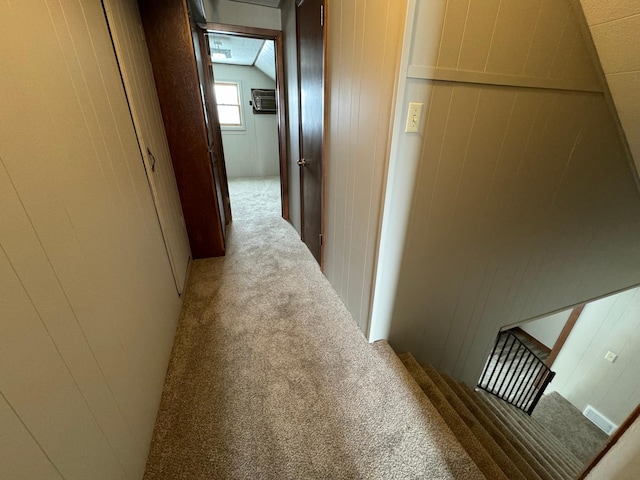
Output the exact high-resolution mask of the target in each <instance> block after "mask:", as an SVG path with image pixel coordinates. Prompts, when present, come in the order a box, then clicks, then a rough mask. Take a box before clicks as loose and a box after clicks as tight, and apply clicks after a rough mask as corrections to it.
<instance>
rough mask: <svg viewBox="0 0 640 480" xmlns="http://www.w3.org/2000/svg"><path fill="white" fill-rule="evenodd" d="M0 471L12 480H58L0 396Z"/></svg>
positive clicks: (54, 471)
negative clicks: (0, 453)
mask: <svg viewBox="0 0 640 480" xmlns="http://www.w3.org/2000/svg"><path fill="white" fill-rule="evenodd" d="M0 431H2V434H0V452H2V455H0V471H1V472H2V474H3V475H4V476H6V478H11V479H14V480H33V479H38V480H62V476H61V475H60V472H59V471H58V470H56V467H55V465H53V464H52V463H51V461H50V460H49V458H48V457H47V455H46V454H45V452H44V451H43V450H42V448H41V446H40V445H38V443H37V442H36V440H35V439H34V438H33V436H32V435H31V434H30V433H29V431H28V430H27V429H26V427H25V426H24V423H22V422H21V421H20V418H19V417H18V416H17V415H16V413H15V411H13V410H12V409H11V406H10V405H9V404H8V403H7V401H6V399H5V398H4V397H3V396H0Z"/></svg>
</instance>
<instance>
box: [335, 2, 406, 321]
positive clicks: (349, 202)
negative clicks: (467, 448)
mask: <svg viewBox="0 0 640 480" xmlns="http://www.w3.org/2000/svg"><path fill="white" fill-rule="evenodd" d="M405 7H406V3H405V2H404V1H401V2H398V1H392V0H375V1H364V0H359V1H353V2H331V1H329V2H327V6H326V8H327V15H328V18H327V35H328V44H327V73H326V78H327V87H326V88H327V91H328V101H327V104H326V109H327V126H326V134H327V138H326V153H325V162H326V163H325V171H326V182H325V198H326V200H325V239H326V243H325V274H326V276H327V278H328V279H329V281H330V282H331V284H332V285H333V287H334V288H335V289H336V291H337V292H338V294H339V295H340V297H341V298H342V300H343V302H344V303H345V304H346V305H347V308H348V309H349V311H350V312H351V314H352V315H353V317H354V318H355V320H356V321H357V322H358V325H359V326H360V328H361V329H362V331H363V332H365V333H366V332H367V330H368V321H369V313H370V303H371V294H372V285H373V272H374V264H375V257H376V251H377V247H378V242H377V239H378V232H379V228H380V218H381V209H382V195H383V186H384V179H385V173H386V169H387V160H388V155H389V141H390V126H391V121H392V115H393V104H394V94H395V84H396V80H397V77H398V67H399V61H400V51H401V43H402V33H403V26H404V16H405V13H406V9H405Z"/></svg>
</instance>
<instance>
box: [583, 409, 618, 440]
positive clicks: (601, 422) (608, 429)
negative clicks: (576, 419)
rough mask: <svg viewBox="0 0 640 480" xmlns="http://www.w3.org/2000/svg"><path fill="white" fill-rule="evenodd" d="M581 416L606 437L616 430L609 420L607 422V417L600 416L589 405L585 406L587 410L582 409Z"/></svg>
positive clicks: (615, 426)
mask: <svg viewBox="0 0 640 480" xmlns="http://www.w3.org/2000/svg"><path fill="white" fill-rule="evenodd" d="M582 414H583V415H584V416H585V417H587V418H588V419H589V420H591V422H592V423H593V424H594V425H595V426H596V427H598V428H599V429H600V430H602V431H603V432H604V433H606V434H607V435H611V434H612V433H613V432H615V431H616V429H617V428H618V426H617V425H616V424H614V423H613V422H612V421H611V420H609V419H608V418H607V417H605V416H604V415H602V414H601V413H600V412H599V411H597V410H596V409H595V408H593V407H592V406H591V405H587V408H585V409H584V412H582Z"/></svg>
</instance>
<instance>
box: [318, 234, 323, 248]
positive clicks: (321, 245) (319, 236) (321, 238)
mask: <svg viewBox="0 0 640 480" xmlns="http://www.w3.org/2000/svg"><path fill="white" fill-rule="evenodd" d="M318 236H319V237H320V246H322V234H320V235H318Z"/></svg>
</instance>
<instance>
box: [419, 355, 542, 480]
mask: <svg viewBox="0 0 640 480" xmlns="http://www.w3.org/2000/svg"><path fill="white" fill-rule="evenodd" d="M422 368H423V370H424V371H425V372H426V374H427V375H428V376H429V377H430V378H431V379H432V380H433V382H434V383H435V385H436V386H437V387H438V389H439V390H440V392H441V393H442V395H443V396H444V397H445V398H446V400H447V401H448V402H449V404H450V405H451V406H452V407H453V409H454V410H455V411H456V412H457V413H458V415H460V417H461V418H462V420H463V421H464V422H465V424H466V425H467V427H468V428H469V429H470V430H471V431H472V432H473V434H474V435H475V436H476V438H477V439H478V440H479V441H480V443H481V444H482V445H483V446H484V447H485V448H486V449H487V450H488V451H489V452H490V453H491V456H492V457H493V458H494V460H495V461H496V463H497V464H498V465H499V466H500V468H501V469H502V470H503V471H504V472H505V473H506V474H507V476H508V477H509V478H510V479H531V480H533V479H539V477H538V476H537V475H535V473H533V475H531V474H530V475H529V476H527V475H526V474H525V473H524V472H523V471H522V470H521V469H520V468H519V467H518V465H517V464H516V463H515V462H514V461H513V458H511V457H510V456H509V455H507V454H506V453H505V451H504V450H503V449H502V448H501V447H500V445H498V443H497V442H496V441H495V440H494V438H493V437H492V436H491V435H490V434H489V432H487V430H485V428H484V427H483V426H482V424H481V423H480V422H479V421H478V419H477V418H476V417H475V416H474V415H473V413H472V412H471V411H469V409H468V408H467V406H466V405H465V403H464V402H463V401H462V400H461V399H460V398H459V397H458V395H457V394H456V392H455V391H454V390H452V389H451V388H450V387H449V385H448V384H447V382H446V381H445V380H444V378H443V377H442V375H441V374H440V373H439V372H438V371H437V370H436V369H435V368H433V367H432V366H431V365H423V366H422ZM530 470H531V469H530V468H529V469H527V472H528V473H531V472H530Z"/></svg>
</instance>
